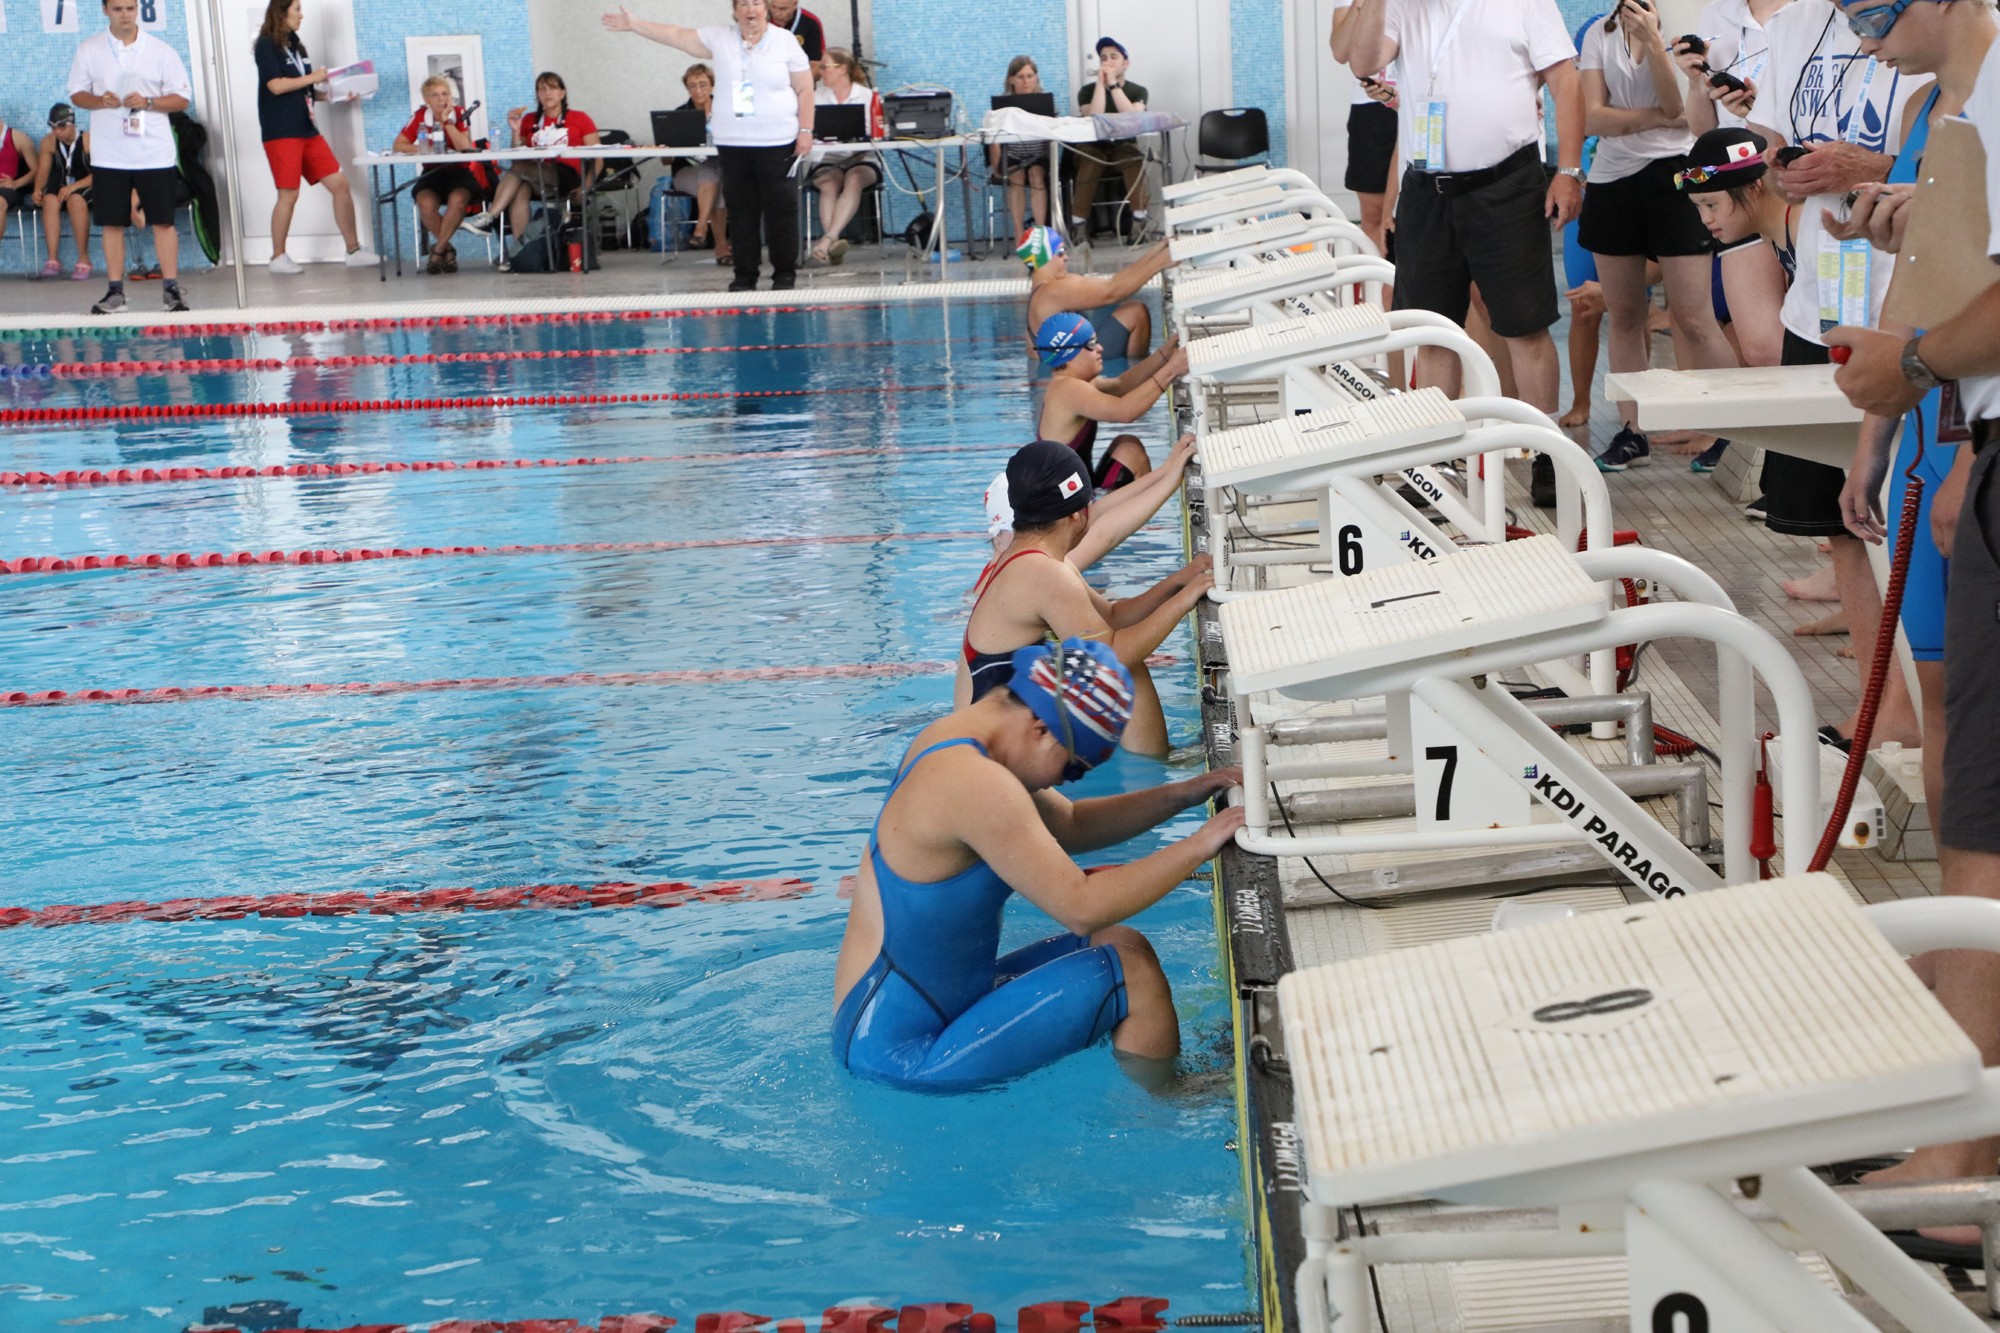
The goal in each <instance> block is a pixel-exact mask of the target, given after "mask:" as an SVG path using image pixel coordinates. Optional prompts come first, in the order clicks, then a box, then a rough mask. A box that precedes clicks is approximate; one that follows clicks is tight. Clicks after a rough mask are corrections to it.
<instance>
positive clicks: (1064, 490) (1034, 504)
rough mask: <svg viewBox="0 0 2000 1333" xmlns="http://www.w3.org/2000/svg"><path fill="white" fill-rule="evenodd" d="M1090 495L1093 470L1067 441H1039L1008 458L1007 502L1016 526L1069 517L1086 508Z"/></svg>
mask: <svg viewBox="0 0 2000 1333" xmlns="http://www.w3.org/2000/svg"><path fill="white" fill-rule="evenodd" d="M1090 496H1091V488H1090V473H1088V472H1086V471H1085V470H1084V467H1083V458H1082V456H1081V455H1079V454H1078V453H1077V452H1076V450H1074V449H1072V448H1070V447H1069V446H1068V445H1066V444H1057V443H1056V442H1055V441H1054V440H1036V441H1035V442H1034V443H1033V444H1024V445H1022V446H1021V447H1020V448H1019V449H1017V450H1015V451H1014V456H1013V457H1012V458H1010V459H1008V460H1007V504H1008V506H1009V507H1010V508H1011V509H1012V510H1013V511H1014V517H1013V518H1012V520H1011V523H1012V525H1013V526H1014V527H1015V528H1016V529H1019V528H1039V527H1041V526H1042V525H1043V524H1046V523H1053V522H1055V521H1056V520H1057V519H1059V518H1068V517H1069V516H1070V515H1071V514H1074V513H1075V512H1076V511H1077V510H1079V509H1083V508H1085V507H1087V506H1088V505H1089V504H1090ZM989 508H990V502H989Z"/></svg>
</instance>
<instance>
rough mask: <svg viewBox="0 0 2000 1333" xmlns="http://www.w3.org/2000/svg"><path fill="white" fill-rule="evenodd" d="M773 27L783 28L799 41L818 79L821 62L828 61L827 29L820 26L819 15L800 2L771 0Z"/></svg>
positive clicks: (814, 75)
mask: <svg viewBox="0 0 2000 1333" xmlns="http://www.w3.org/2000/svg"><path fill="white" fill-rule="evenodd" d="M771 26H772V27H774V28H783V29H784V30H785V31H786V32H788V33H790V34H791V35H792V36H793V37H795V38H797V39H798V43H799V46H800V48H801V49H803V50H804V51H805V53H806V59H807V60H810V61H811V62H812V66H813V77H814V78H815V79H817V78H818V77H819V62H820V61H822V60H824V59H826V29H825V28H824V27H822V26H821V25H820V21H819V15H817V14H815V13H813V12H812V11H811V10H810V9H807V8H805V7H804V6H802V5H800V4H799V0H771Z"/></svg>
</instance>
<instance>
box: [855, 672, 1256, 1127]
mask: <svg viewBox="0 0 2000 1333" xmlns="http://www.w3.org/2000/svg"><path fill="white" fill-rule="evenodd" d="M1014 665H1015V670H1014V672H1013V674H1012V676H1011V678H1010V680H1009V682H1008V684H1007V686H1006V687H1005V688H1004V689H998V690H994V691H993V692H991V693H990V694H988V695H986V696H985V697H984V698H982V699H981V700H980V701H979V702H978V703H976V704H973V705H971V706H970V707H967V708H961V709H959V710H957V711H956V712H953V713H952V714H950V715H949V716H948V717H945V718H943V719H941V720H940V721H937V722H934V723H932V724H931V725H930V726H929V727H926V728H925V729H924V730H923V731H922V732H920V733H919V734H918V736H917V738H916V740H915V741H914V742H913V743H912V744H911V745H910V748H909V750H908V751H907V752H906V753H905V755H904V757H903V761H902V763H901V765H900V766H899V768H898V771H897V774H896V780H895V782H894V783H893V784H891V786H890V788H889V794H888V796H887V797H886V798H885V799H884V800H883V802H882V813H881V814H880V815H879V816H878V817H877V819H876V821H875V830H874V833H873V834H872V835H871V836H870V838H869V840H868V849H867V852H866V854H865V855H864V856H863V858H862V862H861V870H860V873H859V875H858V876H857V879H856V887H855V891H854V905H853V907H852V908H851V910H850V911H849V913H848V918H847V934H846V936H845V938H844V939H843V940H842V941H841V945H840V962H839V965H838V967H837V969H836V970H835V973H834V992H833V998H834V1022H833V1053H834V1058H835V1059H836V1060H838V1061H839V1062H840V1064H841V1066H842V1067H843V1068H845V1069H847V1070H849V1071H850V1072H852V1073H855V1074H859V1075H861V1076H862V1077H864V1078H870V1079H876V1080H879V1081H881V1082H885V1083H893V1084H897V1085H899V1086H902V1087H908V1088H921V1089H927V1090H932V1091H948V1090H955V1089H964V1088H972V1087H977V1086H979V1085H981V1084H985V1083H991V1082H995V1081H997V1080H1000V1079H1007V1078H1012V1077H1015V1076H1016V1075H1020V1074H1025V1073H1027V1072H1028V1071H1030V1070H1032V1069H1038V1068H1040V1067H1041V1066H1043V1065H1045V1064H1049V1063H1050V1062H1052V1061H1055V1060H1058V1059H1061V1058H1062V1057H1063V1056H1065V1055H1068V1054H1070V1053H1071V1052H1073V1051H1080V1050H1082V1049H1083V1048H1085V1047H1086V1046H1090V1045H1093V1044H1095V1043H1096V1042H1098V1041H1099V1040H1101V1039H1102V1038H1103V1037H1104V1036H1105V1035H1107V1034H1109V1035H1110V1037H1111V1043H1112V1046H1113V1048H1114V1049H1115V1050H1116V1051H1117V1053H1118V1055H1119V1057H1120V1061H1121V1063H1123V1064H1124V1065H1125V1066H1126V1068H1127V1070H1128V1072H1130V1073H1132V1074H1134V1075H1135V1076H1136V1077H1139V1078H1141V1079H1143V1080H1145V1081H1148V1082H1156V1083H1157V1082H1161V1081H1163V1080H1164V1076H1165V1075H1167V1074H1169V1073H1170V1072H1171V1069H1172V1065H1171V1062H1172V1060H1173V1059H1174V1057H1175V1056H1176V1055H1178V1054H1179V1052H1180V1024H1179V1022H1178V1021H1177V1019H1176V1017H1175V1013H1174V999H1173V991H1172V989H1171V987H1170V986H1169V985H1168V983H1167V978H1166V974H1165V973H1164V972H1163V971H1161V969H1160V962H1159V959H1158V958H1157V957H1156V956H1155V955H1154V953H1153V948H1152V945H1150V944H1149V943H1148V942H1147V940H1146V937H1145V936H1144V935H1142V934H1140V933H1139V932H1138V931H1136V930H1133V929H1132V928H1131V927H1129V926H1124V925H1120V924H1118V923H1119V922H1122V921H1123V920H1125V919H1126V918H1127V917H1130V916H1132V915H1134V914H1135V913H1138V912H1141V911H1144V910H1145V909H1146V908H1148V907H1150V906H1152V905H1153V904H1154V903H1156V902H1158V901H1159V900H1160V899H1161V898H1164V897H1165V896H1166V895H1167V894H1168V893H1170V892H1172V891H1173V889H1174V886H1175V885H1177V884H1180V883H1181V882H1182V881H1183V880H1185V879H1186V878H1187V877H1188V876H1189V875H1191V874H1193V873H1194V872H1195V870H1196V869H1197V868H1199V867H1200V866H1201V865H1203V864H1204V863H1206V862H1208V861H1209V860H1211V859H1212V858H1214V857H1215V856H1216V855H1217V854H1218V853H1219V852H1220V851H1221V850H1222V848H1223V847H1224V846H1225V845H1226V844H1227V843H1228V842H1229V841H1230V839H1231V838H1233V837H1234V836H1235V833H1236V830H1237V829H1239V828H1241V827H1242V826H1243V811H1242V809H1241V807H1233V808H1230V809H1226V810H1224V811H1223V812H1222V813H1220V814H1217V815H1214V816H1212V817H1210V819H1209V820H1208V822H1207V823H1205V824H1203V825H1202V826H1201V828H1200V829H1199V830H1197V831H1196V832H1194V833H1193V834H1191V835H1189V836H1188V837H1185V838H1182V839H1181V840H1180V841H1178V842H1174V843H1170V844H1168V845H1167V846H1165V847H1162V848H1160V850H1158V851H1156V852H1153V853H1152V854H1151V855H1148V856H1145V857H1142V858H1140V859H1139V860H1137V861H1132V862H1129V863H1127V864H1125V865H1119V866H1111V867H1108V868H1106V869H1103V870H1100V871H1098V872H1097V873H1096V874H1092V875H1089V876H1086V875H1085V873H1084V871H1083V870H1082V869H1080V868H1079V867H1078V866H1077V864H1076V862H1075V861H1073V860H1072V859H1070V858H1071V855H1072V853H1075V852H1081V851H1088V850H1092V849H1095V848H1102V847H1111V846H1115V845H1116V844H1118V843H1121V842H1124V841H1126V840H1127V839H1129V838H1133V837H1136V836H1137V835H1139V834H1141V833H1143V832H1145V831H1146V830H1147V829H1150V828H1154V827H1156V826H1158V825H1160V824H1162V823H1165V822H1166V821H1167V820H1169V819H1171V818H1173V817H1174V816H1175V815H1177V814H1179V813H1180V812H1181V811H1183V810H1186V809H1189V808H1191V807H1193V806H1196V805H1199V804H1201V803H1202V802H1203V801H1206V800H1208V799H1210V798H1211V797H1213V796H1216V795H1218V794H1219V793H1221V792H1224V791H1226V790H1227V789H1228V788H1230V787H1232V786H1234V785H1237V784H1238V783H1240V782H1241V781H1242V773H1241V771H1240V770H1238V769H1219V770H1217V771H1215V772H1211V773H1204V774H1202V775H1201V776H1199V777H1194V778H1188V779H1187V780H1185V781H1182V782H1171V783H1168V784H1166V785H1165V786H1161V787H1154V788H1151V789H1149V790H1146V791H1135V792H1123V793H1120V794H1119V795H1116V796H1100V797H1094V798H1092V799H1089V800H1081V801H1074V802H1072V801H1070V800H1068V799H1066V798H1064V797H1063V796H1061V795H1058V794H1057V793H1056V792H1055V791H1053V790H1051V789H1052V788H1053V787H1055V786H1056V784H1057V783H1061V782H1070V781H1074V780H1075V779H1076V778H1078V777H1081V776H1082V775H1083V774H1084V773H1085V772H1087V771H1089V770H1090V769H1091V768H1092V767H1094V766H1095V765H1097V764H1100V763H1102V762H1104V760H1106V759H1108V758H1110V757H1111V753H1112V751H1113V750H1114V749H1116V748H1117V745H1118V737H1119V733H1120V731H1121V730H1122V729H1123V727H1124V725H1125V721H1126V719H1127V718H1128V717H1129V716H1130V714H1131V708H1132V682H1131V676H1130V675H1129V673H1127V672H1126V670H1125V668H1124V667H1123V666H1122V665H1120V664H1119V662H1118V660H1117V658H1116V657H1114V656H1113V655H1112V654H1111V652H1110V650H1109V649H1107V648H1106V647H1105V646H1104V645H1103V644H1101V643H1087V642H1084V641H1083V640H1080V639H1071V640H1068V641H1067V642H1065V643H1063V644H1062V645H1061V647H1060V648H1059V649H1051V648H1049V647H1048V646H1046V645H1039V644H1038V645H1036V646H1034V647H1032V648H1024V649H1022V650H1021V651H1020V652H1019V653H1018V654H1016V656H1015V659H1014ZM1017 892H1018V893H1019V894H1020V895H1021V896H1022V897H1024V898H1026V899H1027V900H1028V901H1029V902H1031V903H1033V904H1034V905H1035V906H1037V907H1039V908H1041V909H1042V910H1043V911H1044V912H1047V913H1048V914H1049V915H1050V916H1051V917H1054V918H1055V920H1056V923H1057V924H1058V925H1060V926H1061V927H1062V928H1063V933H1061V934H1058V935H1054V936H1052V937H1050V938H1048V939H1045V940H1042V941H1040V942H1038V943H1035V944H1030V945H1028V946H1027V947H1026V948H1023V949H1017V950H1015V951H1014V952H1013V953H1010V954H1007V955H1005V956H1002V955H1001V953H1000V925H1001V916H1002V911H1003V908H1004V907H1005V905H1006V902H1007V899H1008V898H1009V897H1010V896H1011V895H1013V894H1014V893H1017Z"/></svg>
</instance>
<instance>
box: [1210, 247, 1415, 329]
mask: <svg viewBox="0 0 2000 1333" xmlns="http://www.w3.org/2000/svg"><path fill="white" fill-rule="evenodd" d="M1380 262H1381V261H1377V260H1375V259H1373V258H1372V257H1370V258H1366V259H1353V258H1348V259H1343V258H1341V257H1337V256H1335V255H1330V254H1328V253H1327V252H1326V251H1324V250H1308V251H1306V252H1305V253H1304V254H1296V255H1294V254H1286V255H1280V256H1279V257H1278V258H1276V259H1271V260H1267V261H1265V262H1264V263H1262V264H1257V265H1254V266H1251V267H1247V268H1240V269H1227V270H1224V271H1222V272H1216V273H1191V274H1186V275H1183V276H1181V277H1180V278H1178V279H1176V280H1175V282H1174V284H1173V288H1174V308H1175V311H1176V313H1181V314H1187V315H1215V314H1227V313H1229V312H1230V311H1234V310H1240V309H1242V308H1244V307H1245V306H1249V305H1253V304H1256V303H1259V302H1272V301H1282V300H1285V299H1287V298H1288V297H1295V296H1310V295H1313V294H1314V293H1317V292H1324V291H1331V290H1332V289H1334V288H1336V287H1341V286H1344V285H1346V284H1348V283H1353V282H1364V281H1368V280H1370V279H1375V278H1379V279H1380V280H1382V281H1385V282H1393V281H1394V280H1395V273H1396V271H1395V269H1394V268H1393V267H1391V268H1388V270H1387V273H1386V275H1384V274H1382V273H1380V272H1379V271H1378V270H1377V268H1376V266H1377V265H1378V264H1379V263H1380ZM1358 266H1366V270H1367V271H1365V272H1354V273H1351V274H1343V272H1342V270H1343V269H1344V268H1347V269H1354V268H1357V267H1358Z"/></svg>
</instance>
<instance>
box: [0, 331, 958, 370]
mask: <svg viewBox="0 0 2000 1333" xmlns="http://www.w3.org/2000/svg"><path fill="white" fill-rule="evenodd" d="M994 341H997V340H996V339H992V338H970V337H968V338H912V339H907V340H902V339H894V338H882V339H877V340H874V341H862V342H803V343H746V344H744V345H742V346H739V347H725V346H721V345H716V346H702V347H583V348H567V349H564V348H553V349H543V348H516V349H508V350H504V351H492V352H410V353H405V354H403V355H399V356H388V355H372V356H291V357H278V356H266V357H242V356H229V357H208V358H187V359H180V360H168V361H56V362H38V363H35V364H33V365H27V366H7V365H0V379H6V378H8V376H9V375H10V374H11V375H12V376H13V377H14V378H17V379H28V378H31V377H32V378H50V377H53V378H56V379H93V378H96V379H105V378H117V377H120V376H132V375H214V374H223V373H229V372H236V371H249V370H259V371H262V370H344V369H348V368H350V367H354V366H434V365H435V366H448V365H488V364H498V363H508V362H514V361H584V360H592V359H599V358H615V357H646V356H696V355H700V354H704V353H709V352H732V353H739V352H807V351H830V350H838V349H848V348H871V347H897V348H907V347H928V346H936V345H940V344H948V343H964V344H972V343H990V342H994ZM44 369H46V371H47V374H46V375H44V374H43V373H42V372H43V370H44Z"/></svg>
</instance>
